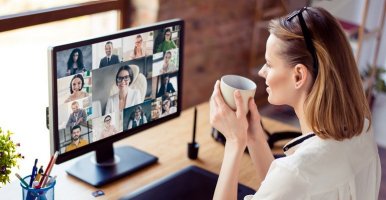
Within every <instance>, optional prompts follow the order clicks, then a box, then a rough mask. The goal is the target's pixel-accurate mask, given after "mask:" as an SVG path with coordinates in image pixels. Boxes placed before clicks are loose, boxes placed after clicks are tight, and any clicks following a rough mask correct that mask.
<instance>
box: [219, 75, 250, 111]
mask: <svg viewBox="0 0 386 200" xmlns="http://www.w3.org/2000/svg"><path fill="white" fill-rule="evenodd" d="M220 90H221V94H222V96H223V98H224V100H225V102H226V103H227V104H228V105H229V107H230V108H232V109H233V110H236V103H235V99H234V92H235V90H239V91H240V94H241V97H242V99H243V103H244V106H243V107H244V108H243V109H244V111H245V112H246V113H248V110H249V109H248V100H249V99H250V98H254V96H255V92H256V84H255V82H253V81H251V80H250V79H248V78H245V77H242V76H238V75H225V76H223V77H221V83H220Z"/></svg>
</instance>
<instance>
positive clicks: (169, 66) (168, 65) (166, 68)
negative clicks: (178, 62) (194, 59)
mask: <svg viewBox="0 0 386 200" xmlns="http://www.w3.org/2000/svg"><path fill="white" fill-rule="evenodd" d="M171 58H172V52H170V51H167V52H166V53H165V55H164V63H163V64H162V68H161V69H160V72H159V73H160V74H165V73H169V72H174V71H177V68H176V66H175V65H174V64H173V63H172V62H171V61H170V59H171Z"/></svg>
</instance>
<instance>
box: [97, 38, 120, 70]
mask: <svg viewBox="0 0 386 200" xmlns="http://www.w3.org/2000/svg"><path fill="white" fill-rule="evenodd" d="M112 50H113V43H112V42H111V41H108V42H106V44H105V53H106V56H105V57H103V58H102V59H101V61H100V63H99V68H102V67H106V66H109V65H114V64H117V63H119V57H118V56H117V55H115V54H113V52H112Z"/></svg>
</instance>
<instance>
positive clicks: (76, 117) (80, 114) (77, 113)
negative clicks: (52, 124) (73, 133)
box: [67, 101, 87, 128]
mask: <svg viewBox="0 0 386 200" xmlns="http://www.w3.org/2000/svg"><path fill="white" fill-rule="evenodd" d="M71 109H72V113H71V114H70V117H69V118H68V121H67V127H70V128H71V127H73V126H75V125H78V124H79V123H81V122H85V121H86V119H87V115H86V111H85V110H84V109H81V108H79V103H78V102H77V101H74V102H72V104H71Z"/></svg>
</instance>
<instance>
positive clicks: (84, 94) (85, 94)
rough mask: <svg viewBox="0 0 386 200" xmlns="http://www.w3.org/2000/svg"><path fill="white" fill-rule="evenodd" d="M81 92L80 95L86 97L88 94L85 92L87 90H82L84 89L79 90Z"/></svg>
mask: <svg viewBox="0 0 386 200" xmlns="http://www.w3.org/2000/svg"><path fill="white" fill-rule="evenodd" d="M81 92H82V95H81V96H82V97H88V96H89V94H88V93H87V92H84V91H81Z"/></svg>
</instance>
